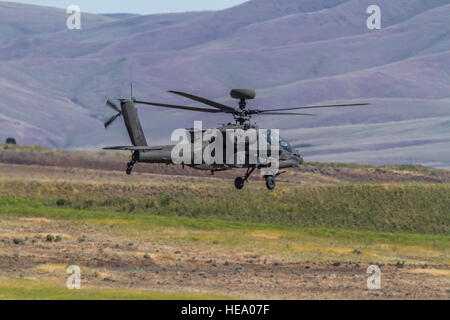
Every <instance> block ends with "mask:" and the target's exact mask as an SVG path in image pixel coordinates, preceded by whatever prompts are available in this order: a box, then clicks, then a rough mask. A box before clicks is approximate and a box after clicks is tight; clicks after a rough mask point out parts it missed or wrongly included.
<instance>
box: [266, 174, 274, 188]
mask: <svg viewBox="0 0 450 320" xmlns="http://www.w3.org/2000/svg"><path fill="white" fill-rule="evenodd" d="M275 185H276V183H275V178H274V177H272V176H267V177H266V187H267V189H269V190H273V189H275Z"/></svg>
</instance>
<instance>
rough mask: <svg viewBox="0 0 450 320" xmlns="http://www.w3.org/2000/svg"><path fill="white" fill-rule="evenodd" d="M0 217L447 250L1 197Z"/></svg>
mask: <svg viewBox="0 0 450 320" xmlns="http://www.w3.org/2000/svg"><path fill="white" fill-rule="evenodd" d="M1 215H3V216H5V217H8V218H17V217H43V218H48V219H52V220H76V221H82V222H86V223H88V224H92V223H93V224H101V225H111V226H112V225H114V226H115V227H116V229H117V228H118V229H120V228H123V229H126V232H127V234H130V230H136V231H138V232H140V231H149V230H152V229H155V230H156V229H167V228H174V229H176V230H181V229H183V230H190V231H206V232H208V231H211V232H215V231H218V232H220V233H221V234H226V233H227V232H231V233H234V234H235V236H236V235H238V234H240V236H238V237H241V236H242V237H245V236H246V235H248V234H251V233H253V232H255V231H257V232H261V231H264V232H267V233H275V234H277V235H279V236H280V237H281V238H283V239H285V240H287V241H289V240H295V241H302V240H304V241H308V242H311V241H312V242H314V241H316V242H321V243H327V242H329V241H335V242H339V243H340V244H344V245H349V246H351V245H355V246H358V245H366V246H370V245H372V244H395V245H402V246H421V247H424V248H430V249H437V250H448V249H449V236H448V235H431V234H406V233H387V232H372V231H352V230H345V229H340V228H337V227H335V228H323V227H321V228H313V227H293V226H286V225H276V224H264V223H250V222H237V221H226V220H218V219H205V218H186V217H166V216H156V215H149V214H146V213H134V214H128V213H118V212H107V211H93V210H81V209H80V210H77V209H68V208H55V207H46V206H44V205H43V204H42V203H40V202H38V201H29V200H25V199H5V198H0V216H1ZM192 234H194V235H195V232H191V235H192ZM196 236H198V235H196ZM227 241H233V239H232V238H230V239H228V240H227Z"/></svg>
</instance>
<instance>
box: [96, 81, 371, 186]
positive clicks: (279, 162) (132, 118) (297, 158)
mask: <svg viewBox="0 0 450 320" xmlns="http://www.w3.org/2000/svg"><path fill="white" fill-rule="evenodd" d="M168 92H169V93H172V94H175V95H178V96H182V97H184V98H187V99H190V100H193V101H196V102H200V103H202V104H204V105H207V106H208V107H209V108H206V107H202V108H200V107H190V106H184V105H173V104H165V103H156V102H148V101H140V100H136V99H135V98H133V94H131V98H130V99H118V101H119V102H120V107H119V106H118V105H117V104H115V103H114V102H112V101H111V100H109V99H108V100H107V101H106V105H107V106H108V107H110V108H111V109H112V110H114V111H116V112H117V113H116V114H115V115H114V116H112V117H111V118H110V119H108V120H107V121H106V122H105V123H104V126H105V129H107V128H108V127H109V126H110V125H111V124H112V123H113V122H114V121H115V120H116V119H117V118H119V117H120V116H123V119H124V123H125V126H126V129H127V131H128V135H129V137H130V140H131V143H132V146H114V147H106V148H103V150H114V151H131V153H132V156H131V160H130V162H128V163H127V169H126V173H127V174H128V175H130V174H131V173H132V170H133V167H134V166H135V165H136V163H138V162H142V163H164V164H168V165H169V164H181V165H182V166H183V168H184V166H185V165H187V166H190V167H192V168H194V169H198V170H208V171H210V172H211V174H212V175H214V173H215V172H218V171H226V170H232V169H235V168H246V169H247V170H246V173H245V175H244V176H239V177H236V179H235V180H234V186H235V187H236V189H238V190H241V189H243V187H244V185H245V183H246V182H247V183H248V179H249V177H250V176H251V175H252V173H253V172H254V171H255V170H256V169H259V170H260V171H261V172H262V173H263V172H264V174H263V176H264V180H265V182H266V187H267V189H269V190H273V189H274V188H275V186H276V178H277V177H278V176H279V175H281V174H282V173H284V172H285V171H282V172H280V171H279V169H287V168H296V167H299V166H300V165H301V164H302V163H303V158H302V156H301V155H300V153H299V152H298V151H296V150H294V149H293V148H292V146H291V145H290V144H289V143H288V142H287V141H286V140H284V139H282V138H280V137H279V136H278V137H277V139H273V137H272V136H271V134H270V132H269V133H268V134H267V133H266V134H265V135H264V134H263V135H261V136H260V135H258V136H257V138H256V141H255V142H257V147H256V149H250V148H249V141H248V140H244V141H245V143H244V145H245V150H241V151H244V157H243V161H241V162H240V163H239V162H238V163H236V161H234V160H235V156H237V154H238V153H239V152H241V151H240V150H239V149H237V148H236V147H235V146H234V147H233V148H232V149H226V146H225V144H226V143H229V142H230V137H229V136H228V135H227V133H228V132H230V131H234V132H236V131H239V132H241V134H242V133H243V134H244V135H245V134H246V133H247V132H249V131H251V130H258V129H259V127H258V126H257V125H256V124H252V123H251V118H252V116H260V115H266V116H269V115H289V116H314V114H310V113H299V112H287V111H294V110H304V109H319V108H338V107H353V106H367V105H369V103H353V104H333V105H316V106H314V105H313V106H304V107H294V108H281V109H269V110H262V109H249V108H247V104H248V100H253V99H255V98H256V93H255V91H254V90H250V89H232V90H231V92H230V96H231V98H233V99H237V100H239V102H238V108H234V107H231V106H227V105H224V104H222V103H218V102H215V101H212V100H209V99H206V98H203V97H200V96H196V95H193V94H189V93H185V92H181V91H173V90H170V91H168ZM135 105H145V106H153V107H162V108H170V109H178V110H187V111H194V112H205V113H214V114H228V115H231V116H232V117H233V118H234V120H235V123H228V124H226V125H222V126H221V127H219V128H217V129H215V130H216V131H218V132H220V133H221V134H223V139H220V140H221V142H220V144H219V145H218V146H217V145H216V148H215V149H213V150H212V153H214V152H216V151H225V149H226V152H221V153H222V156H220V157H219V158H220V159H219V160H220V161H214V162H213V163H211V162H206V161H202V162H200V163H192V162H181V163H180V162H179V161H174V148H175V146H174V145H163V146H149V145H148V144H147V140H146V138H145V135H144V132H143V130H142V126H141V122H140V120H139V116H138V113H137V108H136V107H135ZM204 132H205V131H202V132H201V133H204ZM196 134H197V132H196V129H195V128H191V129H186V136H187V139H188V140H189V142H190V143H195V142H196V139H198V138H197V135H196ZM236 139H237V138H236V137H234V141H231V142H236ZM244 139H245V137H244ZM266 139H267V145H269V146H270V148H271V152H266V156H265V157H257V158H256V159H257V160H256V161H250V158H251V157H250V153H251V150H253V151H254V152H256V154H257V156H260V153H262V150H259V149H258V146H260V142H261V141H263V140H266ZM231 140H233V138H231ZM197 142H198V141H197ZM214 142H216V141H215V139H211V140H209V141H203V140H202V141H201V142H200V149H201V150H200V151H205V149H206V148H208V145H210V144H211V143H214ZM275 147H276V148H275ZM216 149H217V150H216ZM220 149H223V150H220ZM272 150H275V151H274V152H273V151H272ZM230 154H231V158H230V157H229V156H230ZM222 157H223V160H224V161H221V160H222ZM229 159H232V161H229ZM274 159H276V161H275V160H274ZM227 160H228V161H227ZM274 162H276V169H275V170H267V169H268V168H270V167H272V165H273V163H274Z"/></svg>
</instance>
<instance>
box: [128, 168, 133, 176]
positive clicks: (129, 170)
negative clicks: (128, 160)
mask: <svg viewBox="0 0 450 320" xmlns="http://www.w3.org/2000/svg"><path fill="white" fill-rule="evenodd" d="M131 170H133V169H132V168H129V167H128V168H127V175H130V174H131Z"/></svg>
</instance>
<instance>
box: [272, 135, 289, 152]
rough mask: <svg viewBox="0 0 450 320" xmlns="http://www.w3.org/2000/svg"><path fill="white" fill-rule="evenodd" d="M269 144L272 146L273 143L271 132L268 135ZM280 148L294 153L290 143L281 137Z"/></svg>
mask: <svg viewBox="0 0 450 320" xmlns="http://www.w3.org/2000/svg"><path fill="white" fill-rule="evenodd" d="M267 143H268V144H270V143H271V134H270V131H269V132H268V133H267ZM280 148H281V149H284V150H286V151H287V152H292V147H291V145H290V144H289V142H287V141H286V140H284V139H283V138H281V137H280Z"/></svg>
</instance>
